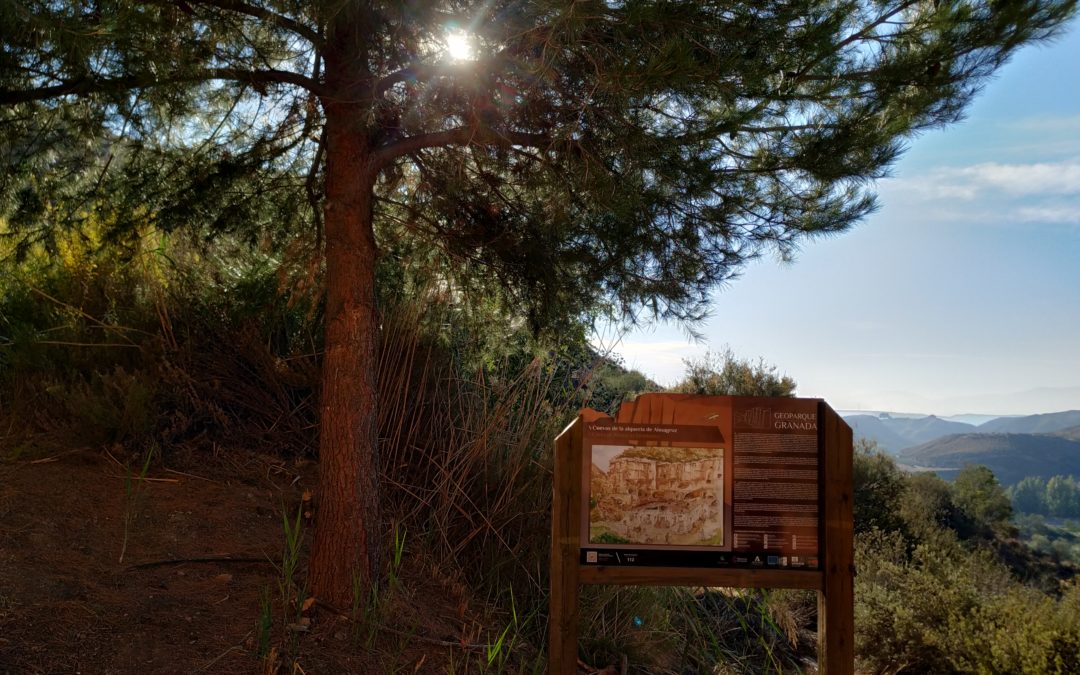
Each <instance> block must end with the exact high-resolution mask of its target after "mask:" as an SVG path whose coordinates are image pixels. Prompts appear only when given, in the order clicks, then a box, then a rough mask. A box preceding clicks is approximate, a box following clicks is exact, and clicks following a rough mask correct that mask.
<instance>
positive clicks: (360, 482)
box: [309, 64, 381, 609]
mask: <svg viewBox="0 0 1080 675" xmlns="http://www.w3.org/2000/svg"><path fill="white" fill-rule="evenodd" d="M328 65H329V64H328ZM325 109H326V133H327V139H326V140H327V145H326V148H327V150H326V208H325V231H326V345H325V354H324V356H323V365H322V390H321V398H320V405H319V419H320V424H319V493H318V511H317V518H316V523H315V539H314V543H313V545H312V551H311V567H310V576H309V583H310V592H311V594H312V595H313V596H315V597H316V598H318V599H319V600H321V601H323V602H326V603H329V604H331V605H333V606H335V607H338V608H341V609H345V608H348V607H349V606H351V603H352V602H353V593H354V592H356V591H355V590H354V589H358V590H360V592H364V593H366V591H367V589H368V588H369V586H370V583H371V581H372V578H373V576H372V575H375V574H378V573H379V552H380V550H381V546H380V531H381V519H380V512H379V453H378V447H377V443H376V441H377V419H378V417H377V408H376V405H377V388H376V385H377V382H376V377H377V365H376V364H377V350H378V319H377V315H376V307H375V260H376V253H377V252H376V248H375V237H374V232H373V230H372V215H373V214H372V198H373V197H372V191H373V185H374V179H375V175H374V170H373V167H372V165H371V161H370V155H371V153H370V142H369V140H368V138H369V137H368V135H367V133H366V131H365V129H364V128H363V126H362V125H361V124H359V123H358V121H357V118H358V117H359V115H357V114H356V110H355V106H349V105H346V104H344V103H342V102H340V101H339V102H335V101H328V102H326V106H325ZM357 583H358V584H359V585H358V586H357V585H356V584H357Z"/></svg>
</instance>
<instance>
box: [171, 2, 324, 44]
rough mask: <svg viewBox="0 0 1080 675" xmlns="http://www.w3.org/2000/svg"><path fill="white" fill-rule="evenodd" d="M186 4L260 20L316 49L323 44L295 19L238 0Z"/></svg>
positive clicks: (320, 38)
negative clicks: (305, 41) (298, 37)
mask: <svg viewBox="0 0 1080 675" xmlns="http://www.w3.org/2000/svg"><path fill="white" fill-rule="evenodd" d="M187 4H189V5H205V6H208V7H217V8H218V9H223V10H226V11H229V12H236V13H237V14H244V15H246V16H250V17H253V18H256V19H262V20H264V21H267V22H269V23H272V24H274V25H275V26H278V27H280V28H284V29H285V30H287V31H290V32H292V33H294V34H296V35H298V36H300V37H302V38H304V39H305V40H307V41H308V42H310V43H311V44H312V45H315V46H317V47H322V46H323V45H324V44H325V41H324V40H323V38H322V36H321V35H319V33H318V32H316V31H315V29H313V28H312V27H311V26H308V25H305V24H303V23H300V22H299V21H297V20H296V19H293V18H291V17H288V16H285V15H284V14H278V13H276V12H272V11H270V10H268V9H266V8H265V7H257V6H255V5H251V4H248V3H246V2H240V1H239V0H188V3H187Z"/></svg>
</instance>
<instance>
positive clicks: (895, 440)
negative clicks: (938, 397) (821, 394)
mask: <svg viewBox="0 0 1080 675" xmlns="http://www.w3.org/2000/svg"><path fill="white" fill-rule="evenodd" d="M845 421H846V422H847V423H848V424H849V425H850V426H851V428H852V430H854V432H855V437H856V438H867V439H870V440H873V441H876V442H877V444H878V446H880V447H881V448H882V449H884V450H888V451H889V452H892V453H894V454H895V453H898V452H900V451H901V450H903V449H905V448H910V447H912V446H915V445H919V444H921V443H928V442H930V441H933V440H935V439H938V438H942V437H944V436H949V435H951V434H963V433H968V432H971V431H974V430H975V427H974V426H972V425H970V424H965V423H963V422H950V421H948V420H943V419H941V418H940V417H935V416H934V415H929V416H927V417H893V416H891V415H887V414H884V415H880V416H877V417H875V416H871V415H852V416H851V417H846V418H845Z"/></svg>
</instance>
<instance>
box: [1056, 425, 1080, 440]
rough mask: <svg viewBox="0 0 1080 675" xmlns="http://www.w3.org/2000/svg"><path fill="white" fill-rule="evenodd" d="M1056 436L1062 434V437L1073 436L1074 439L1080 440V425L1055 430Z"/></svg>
mask: <svg viewBox="0 0 1080 675" xmlns="http://www.w3.org/2000/svg"><path fill="white" fill-rule="evenodd" d="M1054 435H1055V436H1061V437H1062V438H1071V439H1072V440H1074V441H1080V426H1076V427H1069V428H1068V429H1063V430H1061V431H1055V432H1054Z"/></svg>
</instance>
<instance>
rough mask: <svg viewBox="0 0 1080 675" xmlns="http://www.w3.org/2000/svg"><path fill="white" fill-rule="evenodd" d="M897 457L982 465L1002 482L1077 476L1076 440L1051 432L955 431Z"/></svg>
mask: <svg viewBox="0 0 1080 675" xmlns="http://www.w3.org/2000/svg"><path fill="white" fill-rule="evenodd" d="M899 456H900V459H901V461H903V462H905V463H907V464H912V465H917V466H925V467H934V468H950V469H958V468H962V467H963V466H964V465H966V464H985V465H986V466H988V467H990V469H991V470H992V471H993V472H994V475H996V476H997V478H998V480H999V481H1001V483H1002V484H1003V485H1011V484H1013V483H1016V482H1017V481H1019V480H1020V479H1022V478H1024V477H1025V476H1042V477H1045V478H1049V477H1051V476H1055V475H1077V476H1080V440H1078V439H1075V438H1067V437H1064V436H1060V435H1051V434H983V433H969V434H955V435H952V436H948V437H945V438H941V439H937V440H934V441H931V442H929V443H924V444H922V445H919V446H916V447H913V448H908V449H906V450H904V451H902V452H901V453H900V454H899Z"/></svg>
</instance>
